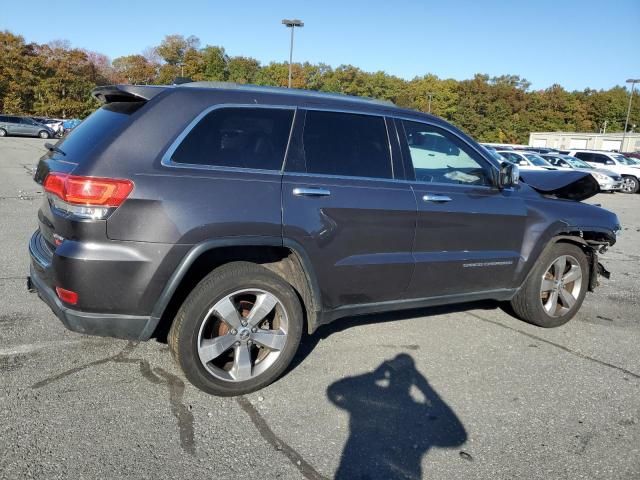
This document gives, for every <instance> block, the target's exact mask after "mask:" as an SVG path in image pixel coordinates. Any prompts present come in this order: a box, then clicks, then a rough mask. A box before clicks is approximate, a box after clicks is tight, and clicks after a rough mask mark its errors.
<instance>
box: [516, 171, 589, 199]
mask: <svg viewBox="0 0 640 480" xmlns="http://www.w3.org/2000/svg"><path fill="white" fill-rule="evenodd" d="M520 179H521V180H522V181H523V182H524V183H526V184H527V185H529V186H530V187H531V188H533V189H534V190H536V191H538V192H540V193H542V194H544V195H554V196H555V197H558V198H565V199H567V200H576V201H580V200H585V199H587V198H590V197H593V196H594V195H595V194H596V193H598V192H599V191H600V187H599V186H598V182H597V180H596V179H595V178H593V176H592V175H591V174H590V173H587V172H578V171H575V170H570V171H563V170H555V171H549V170H520Z"/></svg>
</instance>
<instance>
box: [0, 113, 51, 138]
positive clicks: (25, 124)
mask: <svg viewBox="0 0 640 480" xmlns="http://www.w3.org/2000/svg"><path fill="white" fill-rule="evenodd" d="M55 134H56V132H54V131H53V129H51V128H50V127H48V126H46V125H43V124H41V123H38V122H36V121H35V120H33V119H32V118H29V117H16V116H14V115H0V137H6V136H7V135H19V136H22V137H40V138H52V137H54V136H55Z"/></svg>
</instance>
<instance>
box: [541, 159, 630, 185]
mask: <svg viewBox="0 0 640 480" xmlns="http://www.w3.org/2000/svg"><path fill="white" fill-rule="evenodd" d="M541 157H542V158H544V159H545V160H546V161H547V162H549V163H550V164H551V165H553V166H554V167H558V168H560V169H571V170H578V171H581V172H588V173H590V174H591V175H592V176H593V178H595V179H596V180H597V182H598V185H600V190H602V191H603V192H615V191H618V190H620V189H621V188H622V176H621V175H620V174H619V173H616V172H613V171H611V170H607V169H604V168H595V167H592V166H591V165H589V164H588V163H587V162H585V161H583V160H580V159H579V158H577V157H572V156H571V155H562V154H557V155H552V154H543V155H541Z"/></svg>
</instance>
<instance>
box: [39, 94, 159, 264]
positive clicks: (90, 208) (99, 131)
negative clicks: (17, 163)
mask: <svg viewBox="0 0 640 480" xmlns="http://www.w3.org/2000/svg"><path fill="white" fill-rule="evenodd" d="M133 88H135V87H129V89H133ZM140 88H141V89H142V90H143V91H144V90H145V89H149V88H151V87H140ZM159 91H160V90H159V89H153V90H151V93H153V95H147V97H151V96H155V94H156V93H159ZM94 96H96V98H99V99H100V100H102V101H107V102H109V101H112V102H111V103H107V104H105V105H104V106H102V107H101V108H99V109H98V110H96V111H95V112H94V113H92V114H91V115H90V116H89V117H87V119H85V120H84V121H83V122H82V123H81V124H80V125H78V126H77V127H76V128H75V129H74V130H72V131H71V132H70V133H69V134H68V135H67V136H66V137H64V138H62V139H61V140H60V141H58V142H57V143H56V144H55V145H54V146H50V149H49V151H48V152H47V153H46V154H45V155H43V156H42V157H41V158H40V160H39V162H38V167H37V169H36V173H35V176H34V180H35V181H36V182H37V183H39V184H41V185H43V188H44V190H45V192H44V199H43V202H42V206H41V208H40V210H39V211H38V220H39V232H40V235H41V236H42V239H39V241H40V243H42V244H43V245H42V246H43V247H44V250H45V251H47V250H48V251H49V252H53V251H55V249H56V247H57V246H59V245H60V244H61V243H62V242H63V241H64V240H66V239H69V240H93V239H95V240H101V239H104V238H106V225H105V223H106V222H105V219H106V217H107V216H108V215H109V214H110V213H111V210H112V209H113V207H114V205H116V204H117V202H116V203H114V202H113V198H111V199H107V201H106V202H105V198H106V197H105V195H107V193H109V194H110V195H111V194H116V195H117V194H122V193H123V190H122V187H123V186H124V187H125V189H126V185H120V186H118V184H117V181H115V182H116V183H114V184H113V185H111V184H112V183H113V182H114V179H104V178H102V179H100V178H97V179H96V178H94V177H91V176H90V174H89V176H87V172H90V171H91V163H92V162H93V161H95V160H96V158H98V157H99V154H100V152H101V151H102V150H103V149H104V147H105V146H106V145H108V143H109V142H111V141H112V140H113V139H114V138H116V137H117V136H118V135H119V134H120V132H121V131H122V130H123V129H125V128H126V127H127V125H128V124H129V122H130V121H131V116H132V115H133V114H134V113H135V112H136V111H137V110H138V109H140V108H141V107H142V106H143V105H144V104H145V103H146V100H147V99H148V98H144V97H143V96H141V95H138V94H133V93H131V92H128V91H126V90H121V89H120V87H101V88H99V89H96V90H95V91H94ZM78 172H81V173H78ZM69 182H71V184H69ZM105 182H106V183H105ZM131 187H132V184H131ZM118 188H120V190H119V191H118ZM114 189H115V190H114ZM70 190H73V192H71V191H70ZM129 191H130V190H129ZM118 192H119V193H118ZM72 193H74V194H75V195H71V194H72ZM85 194H88V195H85ZM111 196H113V195H111ZM125 198H126V196H125ZM98 207H99V208H98ZM116 208H117V205H116Z"/></svg>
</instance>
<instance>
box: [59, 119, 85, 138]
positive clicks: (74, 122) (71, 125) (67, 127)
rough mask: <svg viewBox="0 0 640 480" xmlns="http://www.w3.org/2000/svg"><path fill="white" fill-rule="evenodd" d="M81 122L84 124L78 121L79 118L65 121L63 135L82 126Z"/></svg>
mask: <svg viewBox="0 0 640 480" xmlns="http://www.w3.org/2000/svg"><path fill="white" fill-rule="evenodd" d="M80 122H82V120H78V119H77V118H73V119H71V120H65V121H64V123H63V124H62V126H63V132H62V133H63V135H66V134H67V133H69V132H70V131H71V130H73V129H74V128H76V127H77V126H78V125H80Z"/></svg>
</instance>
